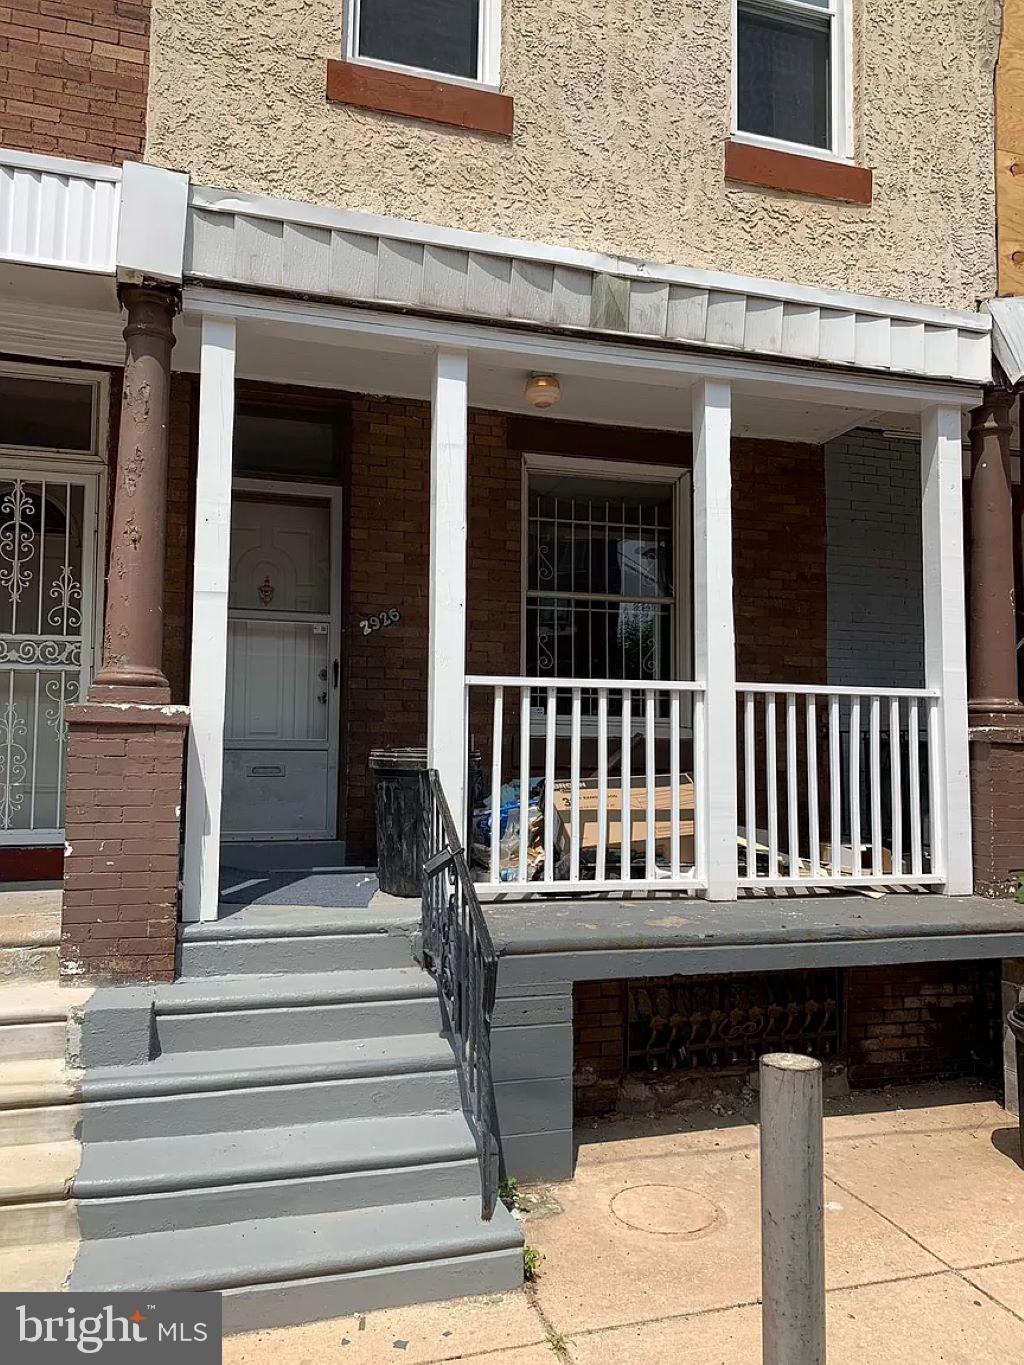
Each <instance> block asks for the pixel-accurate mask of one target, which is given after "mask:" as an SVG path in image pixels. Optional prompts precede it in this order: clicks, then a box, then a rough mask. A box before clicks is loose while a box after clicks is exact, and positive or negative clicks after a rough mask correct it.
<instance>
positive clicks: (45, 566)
mask: <svg viewBox="0 0 1024 1365" xmlns="http://www.w3.org/2000/svg"><path fill="white" fill-rule="evenodd" d="M98 488H99V479H98V476H97V475H95V474H72V473H68V474H63V473H59V472H56V471H54V472H53V473H52V474H48V476H47V477H46V478H40V477H38V476H33V475H31V474H29V473H27V472H25V473H18V472H17V471H16V469H15V468H13V467H12V468H9V469H7V470H5V469H4V468H3V467H0V844H4V843H8V844H11V843H13V844H31V843H53V842H55V841H58V840H62V839H63V832H62V827H63V824H64V779H65V766H66V758H67V724H66V722H65V719H64V708H65V706H66V705H68V704H69V703H70V702H75V701H78V700H79V699H80V698H82V697H84V696H85V692H86V688H87V687H88V685H89V680H90V677H91V673H92V647H91V641H92V626H93V612H94V609H95V597H94V594H95V560H96V548H95V547H96V532H97V520H96V519H97V506H98Z"/></svg>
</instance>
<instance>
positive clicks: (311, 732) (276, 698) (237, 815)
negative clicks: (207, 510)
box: [222, 485, 340, 839]
mask: <svg viewBox="0 0 1024 1365" xmlns="http://www.w3.org/2000/svg"><path fill="white" fill-rule="evenodd" d="M292 487H294V485H292ZM338 497H339V494H338V492H337V490H335V489H325V490H323V492H322V493H321V492H320V491H316V492H309V493H306V492H304V493H303V494H301V495H295V496H292V495H289V496H279V495H278V492H277V491H276V490H275V491H273V492H267V493H258V492H254V491H252V488H251V485H246V486H245V491H236V492H235V496H234V501H233V505H232V512H231V578H230V588H229V595H228V676H227V713H226V717H225V730H224V798H223V806H222V829H223V835H224V837H225V838H226V839H333V838H334V836H335V826H336V820H337V791H338V721H339V706H338V698H339V690H338V688H339V664H338V630H339V589H340V581H339V578H340V575H339V572H338V564H339V555H338V549H339V547H338V544H337V541H338V530H337V528H338V516H337V512H338Z"/></svg>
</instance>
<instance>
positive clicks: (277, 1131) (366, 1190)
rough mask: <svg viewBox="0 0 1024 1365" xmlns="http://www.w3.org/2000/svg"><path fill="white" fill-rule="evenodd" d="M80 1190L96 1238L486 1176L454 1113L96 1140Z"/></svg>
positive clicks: (329, 1209) (403, 1197)
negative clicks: (161, 1136) (124, 1139)
mask: <svg viewBox="0 0 1024 1365" xmlns="http://www.w3.org/2000/svg"><path fill="white" fill-rule="evenodd" d="M214 1182H215V1183H214ZM73 1190H74V1195H75V1197H76V1199H77V1200H78V1205H79V1216H80V1218H81V1223H82V1231H83V1235H85V1236H87V1237H93V1238H95V1237H110V1236H115V1235H117V1236H124V1235H126V1234H131V1233H139V1232H161V1231H167V1230H169V1229H173V1228H176V1227H178V1228H180V1227H197V1226H203V1225H208V1224H214V1223H229V1222H234V1221H239V1220H248V1221H252V1220H254V1219H256V1218H278V1217H286V1216H291V1215H294V1214H300V1213H301V1214H306V1213H337V1212H341V1211H343V1210H345V1209H355V1208H367V1207H372V1206H375V1205H383V1204H408V1203H415V1202H417V1201H419V1200H423V1199H447V1198H459V1197H467V1198H468V1197H471V1196H472V1195H474V1194H479V1190H480V1171H479V1165H478V1162H477V1156H476V1147H475V1144H474V1142H473V1138H472V1134H471V1133H470V1131H469V1127H468V1125H467V1123H466V1120H465V1118H464V1116H463V1114H462V1113H461V1112H453V1113H450V1114H420V1115H415V1116H414V1117H411V1118H391V1119H354V1120H353V1119H347V1120H342V1121H340V1122H336V1123H314V1124H306V1125H301V1126H297V1127H288V1128H265V1129H254V1130H250V1131H248V1132H240V1133H217V1134H201V1135H198V1136H187V1137H177V1138H152V1139H149V1140H142V1141H139V1140H138V1139H129V1140H128V1141H124V1142H97V1143H90V1144H89V1145H88V1146H87V1147H86V1149H85V1157H84V1160H83V1163H82V1167H81V1169H80V1170H79V1172H78V1174H77V1176H76V1177H75V1180H74V1185H73Z"/></svg>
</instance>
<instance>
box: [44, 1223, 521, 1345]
mask: <svg viewBox="0 0 1024 1365" xmlns="http://www.w3.org/2000/svg"><path fill="white" fill-rule="evenodd" d="M521 1281H522V1234H521V1232H520V1229H519V1225H518V1224H517V1223H516V1222H515V1220H514V1219H513V1218H512V1217H511V1216H510V1215H509V1214H508V1212H507V1211H506V1210H505V1208H504V1207H503V1206H500V1205H499V1208H498V1210H497V1211H496V1213H495V1215H494V1218H493V1219H492V1220H491V1221H490V1222H489V1223H485V1222H484V1221H483V1220H482V1219H481V1217H480V1200H479V1197H476V1198H473V1197H469V1198H463V1199H443V1200H436V1201H421V1202H418V1203H414V1204H400V1205H391V1206H388V1205H384V1206H381V1207H373V1208H366V1209H354V1210H350V1211H347V1212H344V1213H333V1214H319V1215H298V1216H295V1217H285V1218H274V1219H267V1220H263V1221H248V1222H240V1223H228V1224H224V1225H222V1226H219V1227H204V1228H199V1229H181V1230H177V1231H171V1232H155V1233H147V1234H143V1235H138V1236H129V1237H114V1238H103V1239H99V1240H87V1241H85V1242H83V1244H82V1248H81V1251H80V1253H79V1256H78V1260H77V1262H76V1264H75V1268H74V1270H73V1272H72V1275H71V1279H70V1284H69V1287H70V1288H71V1289H72V1290H74V1291H89V1290H94V1291H102V1292H104V1293H119V1292H131V1293H135V1292H140V1291H143V1290H147V1291H148V1290H158V1291H159V1290H172V1289H178V1290H187V1289H220V1290H223V1291H226V1297H225V1302H224V1310H225V1321H226V1325H227V1328H228V1330H230V1331H243V1330H247V1329H252V1328H256V1327H266V1326H271V1325H275V1326H279V1325H284V1324H286V1323H294V1322H301V1321H308V1320H310V1319H312V1318H317V1317H334V1316H341V1315H343V1314H348V1313H352V1312H356V1311H367V1310H369V1309H372V1308H381V1307H388V1306H395V1305H397V1304H402V1303H416V1302H424V1301H426V1300H429V1299H442V1298H449V1297H453V1296H456V1295H460V1294H480V1293H485V1292H495V1291H498V1290H501V1289H512V1288H514V1287H515V1286H516V1285H518V1284H519V1283H521Z"/></svg>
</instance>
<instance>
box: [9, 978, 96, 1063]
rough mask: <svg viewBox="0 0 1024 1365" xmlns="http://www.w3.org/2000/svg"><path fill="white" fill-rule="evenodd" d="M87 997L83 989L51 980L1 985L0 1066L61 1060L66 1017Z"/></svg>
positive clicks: (86, 989)
mask: <svg viewBox="0 0 1024 1365" xmlns="http://www.w3.org/2000/svg"><path fill="white" fill-rule="evenodd" d="M90 994H91V991H90V990H89V989H88V988H86V987H81V986H61V985H59V984H58V983H57V982H52V981H32V982H17V983H14V984H9V985H3V986H0V1065H3V1064H4V1063H7V1062H22V1061H34V1060H43V1059H46V1058H62V1057H63V1056H64V1052H65V1048H66V1039H67V1019H68V1015H69V1013H70V1012H71V1011H72V1010H73V1009H74V1008H76V1007H77V1006H81V1005H83V1004H84V1003H85V1001H86V1000H88V998H89V996H90Z"/></svg>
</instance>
